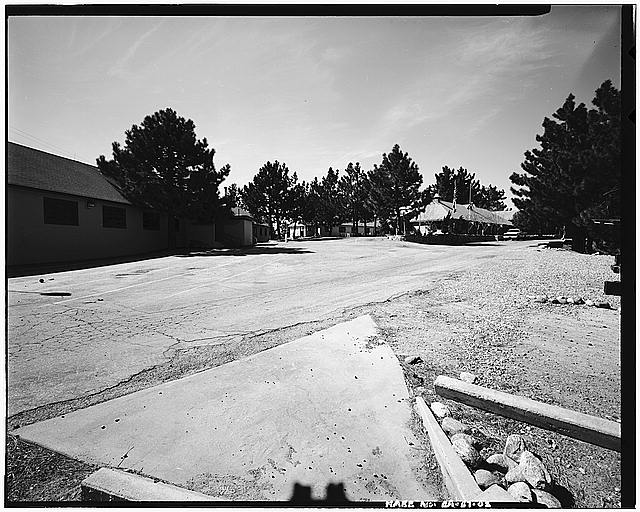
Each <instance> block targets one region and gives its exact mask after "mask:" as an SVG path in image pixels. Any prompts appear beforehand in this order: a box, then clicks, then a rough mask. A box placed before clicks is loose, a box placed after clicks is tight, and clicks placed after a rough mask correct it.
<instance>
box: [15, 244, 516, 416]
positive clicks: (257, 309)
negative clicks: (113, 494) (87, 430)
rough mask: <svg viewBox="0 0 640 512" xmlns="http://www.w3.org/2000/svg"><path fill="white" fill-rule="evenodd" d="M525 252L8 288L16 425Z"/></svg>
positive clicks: (216, 264)
mask: <svg viewBox="0 0 640 512" xmlns="http://www.w3.org/2000/svg"><path fill="white" fill-rule="evenodd" d="M523 244H526V242H501V243H488V244H480V245H474V246H460V247H446V246H427V245H417V244H409V243H404V242H396V241H390V240H387V239H382V238H378V239H370V238H359V239H344V240H324V241H302V242H289V243H268V244H261V245H259V246H257V247H255V248H251V249H248V250H246V251H232V252H213V253H211V254H206V253H203V254H197V253H195V254H192V255H189V256H170V257H165V258H156V259H150V260H146V261H137V262H132V263H124V264H118V265H111V266H104V267H97V268H93V269H83V270H75V271H68V272H59V273H55V274H46V275H41V276H37V275H36V276H28V277H17V278H11V279H9V282H8V290H9V293H8V407H9V415H10V416H11V415H13V414H16V413H18V412H21V411H25V410H29V409H33V408H36V407H38V406H42V405H47V404H51V403H54V402H58V401H63V400H69V399H72V398H78V397H82V396H86V395H88V394H92V393H96V392H99V391H101V390H103V389H106V388H109V387H113V386H116V385H118V383H120V382H123V381H126V380H127V379H129V378H131V376H133V375H135V374H136V373H138V372H140V371H143V370H144V369H146V368H150V367H153V366H154V365H158V364H160V363H162V362H164V361H166V360H167V359H168V358H170V357H171V355H172V354H173V353H174V352H175V351H176V350H181V349H186V348H189V347H193V346H196V345H224V344H225V343H227V342H229V341H230V340H237V339H239V338H242V337H245V336H250V335H255V334H259V333H262V332H266V331H270V330H276V329H280V328H283V327H287V326H291V325H294V324H298V323H303V322H311V321H315V320H320V319H326V318H331V317H332V316H337V315H338V313H339V312H341V311H342V310H344V309H347V308H351V307H355V306H360V305H364V304H367V303H371V302H376V301H382V300H386V299H388V298H390V297H392V296H395V295H399V294H402V293H406V292H409V291H412V290H416V289H429V288H430V287H431V286H433V283H435V282H436V281H437V279H438V278H440V277H442V276H445V275H446V274H447V273H448V272H452V271H456V270H458V269H462V268H468V267H469V266H472V265H480V264H482V261H483V260H485V259H486V258H491V257H493V256H495V255H497V254H500V253H503V252H504V251H509V250H516V249H517V248H518V247H522V245H523ZM41 279H42V280H43V281H44V282H40V280H41Z"/></svg>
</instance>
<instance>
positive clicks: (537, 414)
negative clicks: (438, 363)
mask: <svg viewBox="0 0 640 512" xmlns="http://www.w3.org/2000/svg"><path fill="white" fill-rule="evenodd" d="M434 386H435V389H436V393H438V394H439V395H440V396H442V397H444V398H450V399H451V400H456V401H457V402H461V403H463V404H467V405H471V406H473V407H477V408H478V409H483V410H485V411H489V412H493V413H495V414H499V415H500V416H504V417H505V418H512V419H514V420H518V421H523V422H525V423H529V424H530V425H535V426H536V427H540V428H544V429H547V430H551V431H554V432H557V433H559V434H563V435H565V436H568V437H572V438H574V439H579V440H580V441H585V442H587V443H591V444H595V445H597V446H602V447H603V448H607V449H609V450H615V451H617V452H619V451H620V450H621V439H620V424H619V423H616V422H615V421H609V420H604V419H602V418H598V417H596V416H590V415H589V414H583V413H581V412H576V411H571V410H569V409H564V408H563V407H558V406H555V405H549V404H545V403H542V402H538V401H536V400H531V399H529V398H525V397H521V396H517V395H511V394H509V393H504V392H502V391H496V390H493V389H489V388H485V387H482V386H477V385H475V384H469V383H467V382H463V381H461V380H458V379H452V378H451V377H445V376H444V375H440V376H438V377H437V378H436V380H435V382H434Z"/></svg>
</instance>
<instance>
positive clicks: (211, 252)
mask: <svg viewBox="0 0 640 512" xmlns="http://www.w3.org/2000/svg"><path fill="white" fill-rule="evenodd" d="M248 254H313V251H308V250H306V249H298V248H296V247H282V246H278V245H271V244H270V245H256V246H253V247H245V248H238V249H206V250H200V251H191V252H188V253H185V254H178V255H177V256H178V257H180V258H192V257H194V256H247V255H248Z"/></svg>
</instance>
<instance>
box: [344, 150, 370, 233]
mask: <svg viewBox="0 0 640 512" xmlns="http://www.w3.org/2000/svg"><path fill="white" fill-rule="evenodd" d="M365 178H366V176H365V173H364V172H363V171H362V170H361V169H360V163H358V162H356V164H355V165H353V163H351V162H349V165H347V168H346V169H345V170H344V174H343V175H342V177H341V178H340V181H339V182H338V189H339V192H340V196H341V197H342V201H343V206H344V217H345V218H347V219H351V222H352V226H353V229H352V231H353V232H355V233H357V232H358V221H360V220H363V215H364V210H365V194H366V190H365V186H364V180H365Z"/></svg>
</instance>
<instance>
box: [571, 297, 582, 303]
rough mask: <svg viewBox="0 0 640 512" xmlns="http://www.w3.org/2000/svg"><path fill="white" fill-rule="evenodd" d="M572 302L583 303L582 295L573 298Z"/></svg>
mask: <svg viewBox="0 0 640 512" xmlns="http://www.w3.org/2000/svg"><path fill="white" fill-rule="evenodd" d="M573 303H574V304H584V300H582V297H578V298H577V299H574V300H573Z"/></svg>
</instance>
